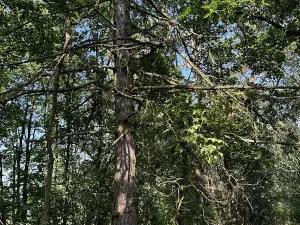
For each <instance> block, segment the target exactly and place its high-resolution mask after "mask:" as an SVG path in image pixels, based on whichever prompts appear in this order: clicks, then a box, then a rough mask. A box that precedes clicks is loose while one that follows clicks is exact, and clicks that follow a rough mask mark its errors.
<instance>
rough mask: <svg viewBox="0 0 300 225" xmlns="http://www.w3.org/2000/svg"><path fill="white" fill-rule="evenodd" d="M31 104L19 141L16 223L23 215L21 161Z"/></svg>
mask: <svg viewBox="0 0 300 225" xmlns="http://www.w3.org/2000/svg"><path fill="white" fill-rule="evenodd" d="M28 109H29V104H28V103H27V104H26V107H25V112H24V118H23V121H22V131H21V136H20V139H19V148H17V149H16V150H17V161H16V163H17V185H16V188H17V190H16V209H17V212H16V221H17V222H18V221H20V214H21V201H20V187H21V159H22V154H23V140H24V135H25V129H26V120H27V114H28Z"/></svg>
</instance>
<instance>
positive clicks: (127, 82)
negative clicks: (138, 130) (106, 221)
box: [113, 0, 137, 225]
mask: <svg viewBox="0 0 300 225" xmlns="http://www.w3.org/2000/svg"><path fill="white" fill-rule="evenodd" d="M114 25H115V28H116V31H115V39H116V42H115V44H116V46H117V49H116V51H115V67H116V70H115V71H116V74H115V77H116V90H118V91H116V94H115V118H116V129H117V142H116V145H115V154H116V168H115V178H114V190H115V209H114V213H113V224H114V225H136V224H137V206H136V191H137V189H136V178H135V165H136V158H135V148H134V129H135V128H134V125H133V124H134V121H132V120H134V117H131V116H130V115H132V114H133V113H134V111H135V109H134V100H133V99H131V98H127V97H125V96H124V95H121V94H120V92H121V93H124V94H126V95H131V94H130V90H131V89H132V88H133V74H132V73H131V71H130V68H129V58H130V56H129V55H130V54H129V51H128V50H127V49H124V48H122V47H121V46H124V45H126V44H128V43H129V39H128V38H127V37H129V35H130V2H129V0H114Z"/></svg>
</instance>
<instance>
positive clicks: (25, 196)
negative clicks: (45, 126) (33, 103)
mask: <svg viewBox="0 0 300 225" xmlns="http://www.w3.org/2000/svg"><path fill="white" fill-rule="evenodd" d="M32 116H33V113H32V112H31V113H30V115H29V121H28V127H27V139H28V140H29V139H30V136H31V126H32ZM29 163H30V143H29V141H26V150H25V168H24V179H23V182H24V183H23V213H22V221H26V219H27V200H28V189H27V184H28V174H29Z"/></svg>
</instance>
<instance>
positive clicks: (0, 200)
mask: <svg viewBox="0 0 300 225" xmlns="http://www.w3.org/2000/svg"><path fill="white" fill-rule="evenodd" d="M2 158H3V157H2V152H1V151H0V224H2V225H6V217H5V210H6V206H5V199H4V187H3V166H2Z"/></svg>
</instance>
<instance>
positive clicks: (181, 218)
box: [176, 151, 188, 225]
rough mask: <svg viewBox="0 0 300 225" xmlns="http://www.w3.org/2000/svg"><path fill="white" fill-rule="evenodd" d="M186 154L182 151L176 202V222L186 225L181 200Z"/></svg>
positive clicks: (186, 172) (186, 161) (184, 182)
mask: <svg viewBox="0 0 300 225" xmlns="http://www.w3.org/2000/svg"><path fill="white" fill-rule="evenodd" d="M187 158H188V155H187V152H186V151H183V152H182V167H181V174H180V177H181V178H182V179H181V180H180V181H179V182H178V187H177V188H178V203H177V217H176V220H177V224H178V225H186V224H187V222H186V219H187V218H186V213H185V210H184V206H183V202H184V198H185V187H184V186H186V185H187V184H186V179H187V176H188V160H187Z"/></svg>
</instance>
